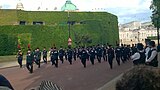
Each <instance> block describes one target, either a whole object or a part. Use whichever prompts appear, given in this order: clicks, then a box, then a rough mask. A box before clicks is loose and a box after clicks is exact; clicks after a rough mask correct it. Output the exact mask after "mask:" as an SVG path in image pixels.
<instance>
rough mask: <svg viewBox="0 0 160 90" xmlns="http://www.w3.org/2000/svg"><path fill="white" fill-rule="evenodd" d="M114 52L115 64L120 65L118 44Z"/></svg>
mask: <svg viewBox="0 0 160 90" xmlns="http://www.w3.org/2000/svg"><path fill="white" fill-rule="evenodd" d="M115 54H116V61H117V64H118V65H120V59H121V48H120V46H119V44H117V47H116V48H115Z"/></svg>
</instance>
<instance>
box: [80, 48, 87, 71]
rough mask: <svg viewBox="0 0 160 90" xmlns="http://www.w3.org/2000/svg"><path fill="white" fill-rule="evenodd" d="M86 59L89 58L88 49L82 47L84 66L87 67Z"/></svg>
mask: <svg viewBox="0 0 160 90" xmlns="http://www.w3.org/2000/svg"><path fill="white" fill-rule="evenodd" d="M86 59H87V51H86V50H85V48H84V47H82V51H81V62H82V64H83V66H84V68H86Z"/></svg>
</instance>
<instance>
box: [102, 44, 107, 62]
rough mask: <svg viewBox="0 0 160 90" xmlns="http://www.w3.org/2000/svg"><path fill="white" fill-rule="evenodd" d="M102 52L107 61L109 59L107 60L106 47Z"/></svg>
mask: <svg viewBox="0 0 160 90" xmlns="http://www.w3.org/2000/svg"><path fill="white" fill-rule="evenodd" d="M102 52H103V54H102V55H103V60H104V61H107V58H106V57H107V51H106V48H105V47H103V48H102Z"/></svg>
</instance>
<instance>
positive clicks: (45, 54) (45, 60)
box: [43, 48, 47, 63]
mask: <svg viewBox="0 0 160 90" xmlns="http://www.w3.org/2000/svg"><path fill="white" fill-rule="evenodd" d="M43 61H44V63H47V50H46V49H45V48H44V50H43Z"/></svg>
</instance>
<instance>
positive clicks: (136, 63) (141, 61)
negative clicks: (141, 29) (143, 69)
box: [133, 52, 146, 65]
mask: <svg viewBox="0 0 160 90" xmlns="http://www.w3.org/2000/svg"><path fill="white" fill-rule="evenodd" d="M138 53H139V54H140V58H139V59H138V60H134V61H133V64H134V65H140V64H145V60H146V55H145V52H138Z"/></svg>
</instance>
